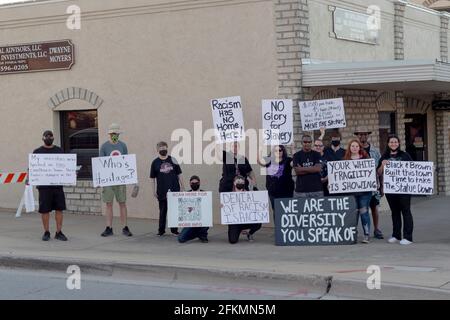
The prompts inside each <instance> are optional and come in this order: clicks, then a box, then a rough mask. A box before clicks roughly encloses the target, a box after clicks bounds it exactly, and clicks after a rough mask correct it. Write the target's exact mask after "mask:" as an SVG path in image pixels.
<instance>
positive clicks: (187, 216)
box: [167, 191, 213, 228]
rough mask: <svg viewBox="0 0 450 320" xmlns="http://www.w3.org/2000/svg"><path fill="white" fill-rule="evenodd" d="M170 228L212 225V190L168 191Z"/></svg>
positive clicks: (168, 222) (168, 221)
mask: <svg viewBox="0 0 450 320" xmlns="http://www.w3.org/2000/svg"><path fill="white" fill-rule="evenodd" d="M167 203H168V209H167V214H168V219H167V225H168V227H169V228H184V227H212V225H213V218H212V192H211V191H198V192H168V193H167Z"/></svg>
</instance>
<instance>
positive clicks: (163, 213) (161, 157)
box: [150, 141, 184, 237]
mask: <svg viewBox="0 0 450 320" xmlns="http://www.w3.org/2000/svg"><path fill="white" fill-rule="evenodd" d="M156 149H157V151H158V158H156V159H155V160H153V162H152V165H151V168H150V178H151V179H152V187H153V195H154V197H155V198H156V199H158V204H159V228H158V236H160V237H161V236H163V235H164V234H165V233H166V221H167V192H169V191H171V192H179V191H181V189H184V187H183V178H182V176H181V167H180V165H179V164H178V162H177V160H176V159H175V158H173V157H171V156H169V155H168V151H167V149H168V145H167V143H166V142H164V141H161V142H159V143H158V144H157V145H156ZM170 231H171V232H172V234H174V235H179V232H178V228H170Z"/></svg>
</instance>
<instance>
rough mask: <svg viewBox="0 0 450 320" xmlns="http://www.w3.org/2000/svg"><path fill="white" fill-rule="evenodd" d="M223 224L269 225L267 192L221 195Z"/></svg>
mask: <svg viewBox="0 0 450 320" xmlns="http://www.w3.org/2000/svg"><path fill="white" fill-rule="evenodd" d="M220 204H221V207H222V209H221V213H222V224H246V223H269V196H268V194H267V191H246V192H222V193H220Z"/></svg>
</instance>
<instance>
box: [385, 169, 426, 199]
mask: <svg viewBox="0 0 450 320" xmlns="http://www.w3.org/2000/svg"><path fill="white" fill-rule="evenodd" d="M383 191H384V193H386V194H416V195H432V194H433V193H434V165H433V162H425V161H388V163H387V164H386V165H385V166H384V175H383Z"/></svg>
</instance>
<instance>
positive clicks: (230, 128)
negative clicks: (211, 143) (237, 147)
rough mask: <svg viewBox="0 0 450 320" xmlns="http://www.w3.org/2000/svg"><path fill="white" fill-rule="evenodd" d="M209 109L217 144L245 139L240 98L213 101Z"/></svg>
mask: <svg viewBox="0 0 450 320" xmlns="http://www.w3.org/2000/svg"><path fill="white" fill-rule="evenodd" d="M211 108H212V114H213V121H214V131H215V132H216V142H217V143H225V142H232V141H241V140H244V139H245V129H244V117H243V115H242V104H241V97H228V98H218V99H213V100H211Z"/></svg>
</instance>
